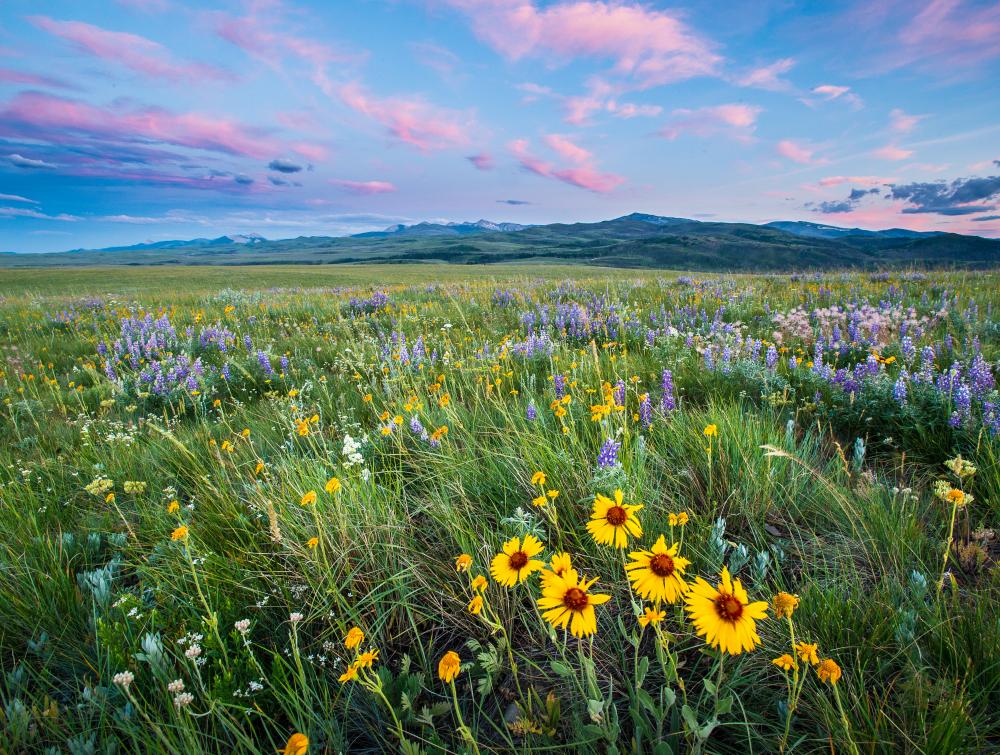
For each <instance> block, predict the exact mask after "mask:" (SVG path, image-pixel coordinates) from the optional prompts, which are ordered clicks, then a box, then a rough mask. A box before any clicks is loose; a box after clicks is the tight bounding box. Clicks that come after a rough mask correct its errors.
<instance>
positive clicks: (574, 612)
mask: <svg viewBox="0 0 1000 755" xmlns="http://www.w3.org/2000/svg"><path fill="white" fill-rule="evenodd" d="M596 581H597V577H594V579H592V580H590V581H589V582H588V581H586V580H584V579H582V578H580V577H579V575H578V574H577V573H576V569H569V570H568V571H566V572H565V573H564V574H562V575H556V574H553V575H552V576H551V577H550V578H549V579H547V580H546V581H545V583H544V584H543V585H542V597H540V598H539V599H538V607H539V608H540V609H541V610H542V612H543V613H542V618H543V619H545V620H546V621H547V622H549V624H551V625H552V626H554V627H557V628H560V627H561V628H563V629H565V628H566V626H567V625H569V631H570V632H571V633H572V635H573V636H574V637H588V636H590V635H592V634H593V633H594V632H596V631H597V614H596V613H595V612H594V606H599V605H601V604H602V603H607V602H608V601H609V600H611V596H610V595H600V594H595V595H592V594H590V593H589V592H587V591H588V590H589V589H590V587H591V585H593V584H594V582H596Z"/></svg>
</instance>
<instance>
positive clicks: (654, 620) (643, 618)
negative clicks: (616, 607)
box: [636, 607, 667, 629]
mask: <svg viewBox="0 0 1000 755" xmlns="http://www.w3.org/2000/svg"><path fill="white" fill-rule="evenodd" d="M665 618H667V614H666V612H664V611H661V610H660V609H659V608H650V607H647V608H646V610H645V611H643V612H642V614H641V615H640V616H638V617H637V619H636V620H637V621H638V622H639V626H641V627H642V628H643V629H645V628H646V627H648V626H649V625H650V624H659V623H660V622H661V621H663V620H664V619H665Z"/></svg>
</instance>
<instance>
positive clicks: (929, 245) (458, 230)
mask: <svg viewBox="0 0 1000 755" xmlns="http://www.w3.org/2000/svg"><path fill="white" fill-rule="evenodd" d="M422 261H427V262H452V263H464V264H472V263H496V262H516V261H546V262H567V263H579V264H591V265H610V266H617V267H662V268H672V269H682V270H701V271H723V272H724V271H733V272H739V271H742V272H751V271H785V270H809V269H813V270H819V269H837V268H865V269H875V268H882V267H902V266H915V267H941V266H949V267H953V266H965V267H993V266H997V265H1000V240H995V239H986V238H981V237H978V236H962V235H958V234H951V233H936V232H935V233H920V232H915V231H907V230H903V229H898V228H897V229H890V230H886V231H869V230H863V229H858V228H837V227H836V226H827V225H819V224H815V223H804V222H798V221H788V222H775V223H768V224H766V225H753V224H749V223H719V222H704V221H699V220H690V219H687V218H674V217H664V216H659V215H647V214H642V213H632V214H630V215H625V216H623V217H620V218H615V219H613V220H605V221H601V222H596V223H568V224H567V223H553V224H549V225H536V226H522V225H518V224H515V223H493V222H491V221H486V220H480V221H478V222H476V223H447V224H444V223H418V224H416V225H411V226H405V225H400V226H392V227H390V228H387V229H385V230H384V231H377V232H370V233H363V234H358V235H356V236H348V237H330V236H312V237H299V238H294V239H280V240H268V239H264V238H263V237H261V236H257V235H254V234H251V235H247V236H239V237H237V236H222V237H219V238H216V239H194V240H191V241H165V242H152V243H145V244H137V245H134V246H130V247H116V248H111V249H96V250H74V251H71V252H60V253H54V254H5V255H0V266H2V267H46V266H99V265H267V264H313V265H317V264H333V263H356V262H368V263H378V262H383V263H398V262H422Z"/></svg>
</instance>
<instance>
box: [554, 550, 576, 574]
mask: <svg viewBox="0 0 1000 755" xmlns="http://www.w3.org/2000/svg"><path fill="white" fill-rule="evenodd" d="M549 568H550V569H551V570H552V572H553V573H554V574H558V575H563V574H565V573H566V572H567V571H569V570H570V569H572V568H573V563H572V559H571V558H570V555H569V554H568V553H556V554H553V556H552V558H551V559H549Z"/></svg>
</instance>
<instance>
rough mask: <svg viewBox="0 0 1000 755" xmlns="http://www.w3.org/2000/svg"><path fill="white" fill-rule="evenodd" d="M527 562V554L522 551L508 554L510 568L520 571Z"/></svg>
mask: <svg viewBox="0 0 1000 755" xmlns="http://www.w3.org/2000/svg"><path fill="white" fill-rule="evenodd" d="M527 563H528V554H527V553H525V552H524V551H517V552H515V553H511V554H510V568H511V569H513V570H514V571H520V570H521V569H523V568H524V566H525V564H527Z"/></svg>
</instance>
